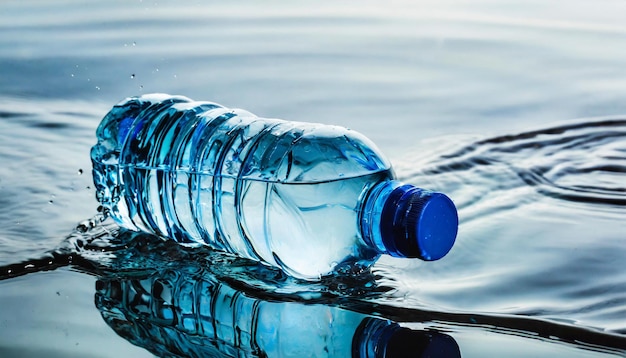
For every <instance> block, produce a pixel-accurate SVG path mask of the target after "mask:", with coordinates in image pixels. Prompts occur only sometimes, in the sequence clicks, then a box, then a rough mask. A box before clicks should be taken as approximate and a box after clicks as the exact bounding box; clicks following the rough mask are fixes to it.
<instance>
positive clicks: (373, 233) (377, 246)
mask: <svg viewBox="0 0 626 358" xmlns="http://www.w3.org/2000/svg"><path fill="white" fill-rule="evenodd" d="M402 185H403V183H402V182H400V181H398V180H389V181H384V182H380V183H378V184H377V185H375V186H374V187H373V188H371V189H370V191H369V192H368V194H367V197H366V198H365V204H364V205H363V210H362V212H361V217H360V225H361V235H362V238H363V241H364V242H365V244H366V245H367V246H369V247H371V248H372V249H374V250H376V252H378V253H379V254H389V250H388V249H387V248H386V247H385V244H384V242H383V237H382V232H381V220H382V212H383V208H384V206H385V203H386V202H387V200H388V199H389V196H390V195H391V193H392V192H393V191H394V189H396V188H398V187H400V186H402Z"/></svg>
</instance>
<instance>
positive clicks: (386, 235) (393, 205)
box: [381, 185, 459, 261]
mask: <svg viewBox="0 0 626 358" xmlns="http://www.w3.org/2000/svg"><path fill="white" fill-rule="evenodd" d="M458 226H459V217H458V214H457V211H456V207H455V206H454V203H453V202H452V200H450V198H448V197H447V196H446V195H444V194H442V193H437V192H433V191H429V190H424V189H420V188H417V187H415V186H413V185H403V186H400V187H398V188H396V189H394V190H393V191H392V192H391V193H390V195H389V198H388V199H387V201H386V202H385V204H384V206H383V210H382V217H381V236H382V241H383V244H384V246H385V248H386V249H387V251H388V252H387V253H388V254H389V255H391V256H395V257H408V258H419V259H422V260H425V261H434V260H439V259H440V258H442V257H444V256H445V255H446V254H447V253H448V252H449V251H450V249H451V248H452V246H453V245H454V241H455V240H456V234H457V231H458Z"/></svg>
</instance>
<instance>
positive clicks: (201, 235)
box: [91, 94, 458, 279]
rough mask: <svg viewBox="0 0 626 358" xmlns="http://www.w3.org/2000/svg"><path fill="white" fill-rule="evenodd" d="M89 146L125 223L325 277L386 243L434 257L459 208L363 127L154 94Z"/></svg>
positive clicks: (441, 251) (108, 123)
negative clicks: (405, 174)
mask: <svg viewBox="0 0 626 358" xmlns="http://www.w3.org/2000/svg"><path fill="white" fill-rule="evenodd" d="M97 138H98V143H97V144H96V145H95V146H94V147H93V148H92V151H91V158H92V163H93V177H94V184H95V187H96V191H97V192H96V197H97V199H98V201H100V203H101V204H102V205H103V206H104V207H105V208H106V209H107V211H108V212H109V214H110V215H111V216H112V217H113V218H114V219H115V220H116V221H117V222H118V223H119V224H121V225H122V226H124V227H127V228H130V229H133V230H144V231H147V232H152V233H156V234H157V235H161V236H165V237H168V238H172V239H174V240H176V241H178V242H181V243H188V244H192V243H202V244H207V245H210V246H212V247H214V248H216V249H219V250H224V251H228V252H231V253H235V254H237V255H240V256H243V257H246V258H251V259H254V260H259V261H262V262H265V263H267V264H270V265H274V266H278V267H280V268H282V269H283V270H284V271H286V272H287V273H289V274H291V275H292V276H295V277H298V278H303V279H318V278H319V277H320V276H323V275H326V274H329V273H332V272H334V271H342V270H356V269H361V268H365V267H369V266H370V265H371V264H372V263H373V262H374V261H375V260H376V259H377V258H378V257H379V255H380V254H389V255H392V256H395V257H408V258H420V259H423V260H437V259H439V258H441V257H443V256H444V255H446V254H447V253H448V251H449V250H450V249H451V247H452V245H453V244H454V241H455V238H456V233H457V227H458V217H457V212H456V208H455V207H454V204H453V203H452V201H451V200H450V199H449V198H448V197H447V196H445V195H444V194H441V193H436V192H432V191H428V190H423V189H419V188H416V187H414V186H412V185H405V184H403V183H401V182H399V181H396V180H394V175H393V171H392V169H391V166H390V164H389V162H388V160H387V159H385V157H384V156H383V155H382V154H381V153H380V152H379V150H378V149H377V148H376V146H375V145H374V144H373V143H372V142H371V141H370V140H368V139H367V138H366V137H364V136H363V135H361V134H359V133H357V132H355V131H352V130H349V129H346V128H342V127H337V126H329V125H321V124H313V123H301V122H288V121H283V120H278V119H265V118H258V117H256V116H255V115H253V114H251V113H249V112H246V111H244V110H240V109H228V108H225V107H223V106H220V105H218V104H215V103H211V102H196V101H192V100H190V99H188V98H186V97H182V96H169V95H165V94H151V95H144V96H141V97H133V98H128V99H126V100H124V101H123V102H121V103H119V104H118V105H116V106H115V107H113V109H112V110H111V111H110V112H109V113H108V114H107V115H106V116H105V117H104V119H103V120H102V122H101V124H100V126H99V127H98V129H97Z"/></svg>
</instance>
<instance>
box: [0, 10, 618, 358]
mask: <svg viewBox="0 0 626 358" xmlns="http://www.w3.org/2000/svg"><path fill="white" fill-rule="evenodd" d="M625 17H626V4H625V3H623V2H621V1H617V0H615V1H608V0H607V1H594V2H583V1H578V0H575V1H570V2H567V4H565V3H563V2H559V1H550V2H546V1H524V2H522V1H506V2H503V1H478V2H466V1H461V0H457V1H452V0H447V1H397V2H393V3H386V5H385V6H383V5H380V4H378V3H375V2H358V3H357V2H348V1H344V2H330V1H329V2H316V3H315V6H312V5H311V4H309V3H305V2H289V3H288V4H287V3H278V2H269V3H264V4H263V5H260V4H257V3H253V2H239V3H237V4H236V5H235V4H232V5H231V4H224V3H214V4H209V3H207V2H200V1H196V2H188V3H186V4H185V5H184V6H183V5H181V4H180V2H178V3H177V2H174V1H159V2H153V1H133V2H129V1H108V2H103V3H93V2H87V1H84V2H81V1H45V2H44V1H4V2H2V4H0V265H1V266H2V268H0V278H1V279H3V280H1V281H0V356H3V357H4V356H8V357H11V356H17V357H19V356H27V357H38V356H59V357H72V356H75V357H117V356H137V357H139V356H151V355H152V354H156V355H183V356H184V355H185V354H184V352H183V353H181V351H180V349H179V348H176V347H180V346H181V345H185V346H186V347H188V348H189V350H188V351H186V352H187V354H194V352H195V353H203V354H217V355H219V354H226V353H228V352H231V353H232V352H233V350H232V347H231V346H229V345H228V344H227V343H228V342H226V343H224V342H222V343H220V344H222V345H221V346H220V344H217V343H216V342H213V341H211V339H210V337H208V336H202V334H200V333H198V332H191V333H190V332H189V331H188V330H185V329H186V328H185V327H182V328H181V327H176V325H173V324H170V325H168V324H167V322H165V321H163V320H158V319H153V317H150V316H145V315H143V316H142V314H140V313H137V312H142V311H141V307H140V306H138V305H137V304H131V303H129V302H125V301H123V300H120V299H119V297H118V296H116V295H115V294H113V293H111V292H112V291H111V290H110V289H108V288H107V287H113V286H114V287H122V288H124V290H126V291H131V290H136V288H135V287H137V286H141V285H139V284H137V283H136V282H152V287H153V286H154V282H161V281H163V282H170V283H171V286H172V287H177V285H181V282H192V283H194V284H197V285H210V286H211V287H220V288H221V287H226V288H227V289H228V290H234V291H237V292H240V295H242V296H245V297H247V298H246V299H247V300H250V302H260V305H268V306H271V305H274V304H275V305H276V306H279V307H283V306H284V307H286V308H284V310H286V311H288V310H290V309H292V308H290V307H296V309H295V310H296V311H298V310H304V311H306V310H311V312H317V311H318V310H319V311H320V312H325V311H324V309H327V310H330V311H332V314H333V315H335V314H336V315H349V314H360V315H362V316H363V317H370V316H371V315H374V316H376V317H383V318H386V319H390V320H392V321H395V322H398V323H399V324H401V325H402V326H403V327H407V328H410V329H411V330H412V332H420V331H423V330H428V329H435V330H438V331H439V332H442V333H445V334H446V335H448V336H449V337H451V339H452V341H453V342H454V343H455V344H456V345H457V346H458V349H459V350H460V354H461V356H463V357H482V356H520V357H524V356H592V357H593V356H605V355H607V356H609V355H613V356H615V355H617V356H619V355H626V245H625V244H624V242H623V241H624V240H625V239H626V220H625V219H626V184H625V183H626V174H625V173H626V101H624V98H625V97H626V67H624V65H623V64H624V63H626V25H624V24H623V19H624V18H625ZM148 92H167V93H172V94H183V95H186V96H189V97H191V98H193V99H198V100H211V101H215V102H218V103H222V104H224V105H226V106H230V107H241V108H245V109H247V110H249V111H251V112H253V113H255V114H257V115H259V116H268V117H277V118H284V119H292V120H301V121H315V122H323V123H332V124H338V125H343V126H346V127H350V128H353V129H356V130H358V131H360V132H362V133H364V134H365V135H367V136H368V137H369V138H371V139H372V140H373V141H374V142H376V143H377V144H378V145H379V147H380V148H381V150H382V151H383V152H385V153H387V154H388V156H389V157H390V159H391V161H392V162H393V163H394V166H395V168H396V173H397V174H398V176H399V177H400V178H402V179H404V180H406V181H408V182H410V183H412V184H415V185H419V186H423V187H428V188H432V189H436V190H441V191H444V192H446V193H447V194H449V196H450V197H452V198H453V199H454V200H455V202H456V203H457V205H458V207H459V214H460V221H461V226H460V231H459V237H458V241H457V245H456V246H455V248H454V249H453V250H452V251H451V253H450V254H449V255H448V256H447V257H446V258H444V259H443V260H441V261H439V262H435V263H424V262H416V261H407V260H395V259H391V258H384V259H382V260H380V261H379V262H378V263H377V265H376V266H375V269H374V272H373V273H372V275H371V276H367V277H360V278H358V279H354V280H347V281H346V280H339V279H337V280H328V281H327V282H321V283H319V284H308V285H303V284H302V283H299V282H295V281H293V280H291V279H289V278H286V277H283V276H281V275H278V274H277V273H276V272H272V271H266V270H262V269H260V268H258V267H257V266H255V265H253V264H251V263H247V262H241V261H239V260H234V259H232V258H229V257H224V256H220V255H217V256H216V254H215V253H211V252H208V251H203V250H199V251H192V250H184V249H181V248H179V247H176V246H172V245H168V244H165V243H163V242H160V241H159V240H158V239H155V238H154V237H150V236H145V235H131V234H130V233H121V234H120V233H117V231H116V230H115V229H114V228H112V227H110V226H109V225H105V224H98V225H95V227H94V226H93V225H90V222H89V221H85V220H88V219H90V218H92V217H94V216H96V215H97V203H96V201H95V199H94V191H93V187H92V183H91V175H90V171H91V164H90V161H89V149H90V147H91V146H92V145H93V144H94V142H95V136H94V130H95V127H96V126H97V125H98V123H99V121H100V119H101V118H102V116H103V115H104V114H105V113H106V112H107V111H108V110H109V109H110V107H111V106H112V105H113V104H115V103H116V102H118V101H119V100H120V99H122V98H124V97H127V96H131V95H137V94H141V93H148ZM81 222H82V224H81V225H78V224H79V223H81ZM77 225H78V227H77ZM107 230H108V231H107ZM210 263H212V264H210ZM53 269H54V270H53ZM172 272H174V273H175V274H176V275H177V276H176V277H179V278H176V279H173V278H171V277H172V276H171V275H172ZM242 282H247V284H243V283H242ZM142 287H143V286H142ZM144 288H145V287H144ZM144 293H146V294H147V296H148V298H147V299H150V300H152V301H155V302H156V301H158V300H159V299H162V297H156V296H155V297H152V296H150V294H151V293H154V292H151V291H150V290H147V291H146V292H144ZM190 297H194V298H193V299H194V300H197V301H201V300H202V299H203V296H202V294H201V292H195V291H194V292H192V294H191V296H190ZM178 300H179V298H177V296H176V295H174V296H173V297H171V298H170V301H171V302H170V303H171V304H172V305H173V306H174V307H179V308H181V309H182V308H184V305H183V303H182V299H180V301H178ZM303 304H306V305H307V306H301V305H303ZM281 305H283V306H281ZM293 305H296V306H293ZM302 307H307V308H302ZM311 307H312V308H311ZM281 309H282V308H281ZM111 312H114V313H115V314H114V315H112V314H111ZM325 314H326V313H323V314H322V315H321V316H320V317H322V318H321V320H322V321H323V319H324V317H327V316H326V315H325ZM111 317H113V318H114V319H112V318H111ZM359 317H360V316H359ZM196 318H197V317H196ZM269 322H271V321H269ZM268 324H269V325H271V323H268ZM146 332H152V334H148V333H146ZM154 332H161V333H159V334H155V333H154ZM163 332H169V333H168V334H169V335H168V334H165V333H163ZM172 332H174V333H175V334H174V333H172ZM415 334H417V333H415ZM181 342H182V343H181ZM198 342H200V343H198ZM313 343H314V340H313V339H311V341H308V342H306V341H304V342H300V343H298V344H299V345H300V346H306V344H313ZM407 344H408V343H407ZM215 347H220V349H221V350H217V348H215ZM177 349H178V350H177ZM239 353H246V351H245V350H244V351H241V352H239Z"/></svg>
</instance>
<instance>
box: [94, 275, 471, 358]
mask: <svg viewBox="0 0 626 358" xmlns="http://www.w3.org/2000/svg"><path fill="white" fill-rule="evenodd" d="M94 301H95V304H96V307H97V308H98V310H99V311H100V312H101V315H102V317H103V318H104V320H105V322H107V324H109V325H110V326H111V328H113V329H114V330H115V331H116V332H118V334H119V335H120V336H122V337H124V338H125V339H127V340H129V341H130V342H131V343H133V344H135V345H137V346H140V347H143V348H146V349H147V350H149V351H150V352H152V353H154V354H156V355H158V356H168V357H169V356H172V357H222V356H226V357H297V358H302V357H356V358H359V357H362V358H378V357H380V358H383V357H386V358H392V357H407V356H410V357H450V358H452V357H460V356H461V354H460V350H459V346H458V345H457V343H456V341H455V340H454V339H453V338H452V337H450V336H449V335H446V334H443V333H439V332H437V331H433V330H429V331H422V330H412V329H409V328H406V327H402V326H400V325H399V324H398V323H396V322H393V321H391V320H387V319H381V318H378V317H373V316H370V315H365V314H362V313H357V312H353V311H350V310H347V309H343V308H339V307H334V306H329V305H323V304H303V303H296V302H281V301H277V300H275V299H274V300H271V301H268V300H263V299H260V298H257V297H255V296H253V295H251V294H249V293H246V292H243V291H240V290H236V289H233V288H232V287H230V286H228V285H226V284H224V283H222V282H219V281H218V280H217V279H216V278H215V277H213V276H211V275H210V274H206V273H203V272H202V271H200V272H199V271H198V270H197V269H196V268H195V267H193V266H191V267H189V268H188V269H184V268H178V269H177V270H175V271H167V270H165V271H157V272H154V273H151V274H149V275H147V276H144V275H141V276H137V273H136V272H134V273H133V274H131V275H127V276H124V275H122V276H119V275H115V276H114V277H108V278H100V279H99V280H98V281H97V282H96V294H95V300H94Z"/></svg>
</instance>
